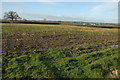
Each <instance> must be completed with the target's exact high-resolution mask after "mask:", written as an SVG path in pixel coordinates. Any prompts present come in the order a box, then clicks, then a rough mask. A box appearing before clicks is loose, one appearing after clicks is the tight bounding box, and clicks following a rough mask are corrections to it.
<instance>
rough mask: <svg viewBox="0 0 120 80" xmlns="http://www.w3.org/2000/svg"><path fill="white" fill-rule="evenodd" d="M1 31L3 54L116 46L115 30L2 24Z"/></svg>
mask: <svg viewBox="0 0 120 80" xmlns="http://www.w3.org/2000/svg"><path fill="white" fill-rule="evenodd" d="M2 29H3V47H5V48H3V51H4V52H7V51H10V52H14V51H24V50H31V49H48V48H62V47H68V46H75V45H89V44H98V43H101V44H117V41H118V30H117V29H104V28H92V27H82V26H70V25H43V24H3V27H2ZM9 44H11V45H9ZM20 46H21V47H20Z"/></svg>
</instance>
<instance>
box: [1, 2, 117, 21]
mask: <svg viewBox="0 0 120 80" xmlns="http://www.w3.org/2000/svg"><path fill="white" fill-rule="evenodd" d="M11 10H12V11H16V12H17V13H18V14H19V16H21V17H22V18H26V19H29V20H43V19H44V18H46V19H47V20H57V21H58V20H65V21H89V22H107V23H117V22H118V3H117V2H3V3H2V14H4V13H5V12H8V11H11Z"/></svg>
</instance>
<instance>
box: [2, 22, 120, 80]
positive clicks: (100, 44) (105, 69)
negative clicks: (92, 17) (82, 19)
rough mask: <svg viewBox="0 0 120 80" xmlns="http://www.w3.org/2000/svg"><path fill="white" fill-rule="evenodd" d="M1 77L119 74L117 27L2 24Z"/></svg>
mask: <svg viewBox="0 0 120 80" xmlns="http://www.w3.org/2000/svg"><path fill="white" fill-rule="evenodd" d="M2 40H3V41H2V47H3V48H2V49H3V78H27V79H31V78H120V75H119V74H118V73H119V72H120V69H119V65H118V62H120V61H119V59H118V29H107V28H93V27H89V26H88V27H85V26H73V25H48V24H47V25H46V24H20V23H14V24H13V23H3V24H2Z"/></svg>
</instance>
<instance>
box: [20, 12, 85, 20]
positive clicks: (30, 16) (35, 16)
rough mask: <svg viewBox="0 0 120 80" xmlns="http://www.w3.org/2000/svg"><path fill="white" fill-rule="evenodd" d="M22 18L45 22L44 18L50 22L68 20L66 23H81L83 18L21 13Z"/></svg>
mask: <svg viewBox="0 0 120 80" xmlns="http://www.w3.org/2000/svg"><path fill="white" fill-rule="evenodd" d="M19 15H20V16H21V17H22V18H26V19H30V20H32V19H33V20H43V19H44V18H46V19H48V20H57V21H61V20H66V21H81V20H83V18H81V17H70V16H66V15H62V14H56V15H48V14H30V13H19Z"/></svg>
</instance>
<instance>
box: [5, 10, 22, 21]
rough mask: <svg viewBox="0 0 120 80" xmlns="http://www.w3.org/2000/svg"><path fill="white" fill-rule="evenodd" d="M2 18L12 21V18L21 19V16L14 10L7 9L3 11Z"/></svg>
mask: <svg viewBox="0 0 120 80" xmlns="http://www.w3.org/2000/svg"><path fill="white" fill-rule="evenodd" d="M4 19H6V20H11V21H14V20H18V19H21V17H19V15H18V14H17V13H16V12H14V11H9V12H6V13H5V15H4Z"/></svg>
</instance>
